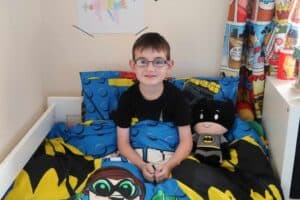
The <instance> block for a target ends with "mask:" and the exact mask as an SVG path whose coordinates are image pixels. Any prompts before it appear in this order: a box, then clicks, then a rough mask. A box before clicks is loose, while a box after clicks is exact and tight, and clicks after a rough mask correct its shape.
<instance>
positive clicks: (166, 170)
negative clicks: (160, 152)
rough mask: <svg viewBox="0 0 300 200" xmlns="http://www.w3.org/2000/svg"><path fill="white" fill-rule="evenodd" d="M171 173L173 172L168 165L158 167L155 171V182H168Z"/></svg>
mask: <svg viewBox="0 0 300 200" xmlns="http://www.w3.org/2000/svg"><path fill="white" fill-rule="evenodd" d="M170 172H171V168H170V166H169V165H167V163H165V164H161V165H157V166H156V170H155V181H156V182H157V183H160V182H162V181H164V180H166V179H167V178H169V176H170Z"/></svg>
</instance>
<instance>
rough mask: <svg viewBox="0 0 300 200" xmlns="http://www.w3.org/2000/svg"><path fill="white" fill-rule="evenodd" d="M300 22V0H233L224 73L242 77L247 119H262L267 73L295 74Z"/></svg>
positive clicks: (286, 76) (240, 98)
mask: <svg viewBox="0 0 300 200" xmlns="http://www.w3.org/2000/svg"><path fill="white" fill-rule="evenodd" d="M299 24H300V0H230V3H229V12H228V17H227V23H226V29H225V36H224V48H223V58H222V63H221V65H222V66H221V67H220V73H221V74H222V75H224V76H239V77H240V84H239V95H238V99H237V102H238V104H237V105H238V107H237V108H238V110H239V109H240V110H243V109H244V110H245V109H246V110H247V111H248V112H247V114H246V115H245V116H244V117H245V118H246V120H249V119H257V120H259V119H261V116H262V103H263V95H264V83H265V77H266V76H267V75H271V76H277V77H279V78H282V79H291V78H294V77H295V76H294V74H293V73H294V71H295V70H294V69H295V68H296V67H295V65H296V62H295V59H294V58H293V56H292V54H293V50H294V49H295V47H296V46H297V45H298V44H299V40H298V34H299ZM285 59H286V60H285ZM282 62H285V64H287V63H288V64H289V66H290V69H288V70H286V71H284V70H283V71H284V73H282V67H281V65H282ZM247 118H248V119H247Z"/></svg>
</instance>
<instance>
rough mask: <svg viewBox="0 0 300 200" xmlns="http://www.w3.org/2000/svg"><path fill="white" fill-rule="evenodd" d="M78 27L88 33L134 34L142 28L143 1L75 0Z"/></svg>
mask: <svg viewBox="0 0 300 200" xmlns="http://www.w3.org/2000/svg"><path fill="white" fill-rule="evenodd" d="M77 2H78V3H77V8H78V20H79V27H80V28H82V29H83V30H85V31H87V32H89V33H136V32H138V31H139V30H141V29H142V28H144V26H145V25H144V0H77Z"/></svg>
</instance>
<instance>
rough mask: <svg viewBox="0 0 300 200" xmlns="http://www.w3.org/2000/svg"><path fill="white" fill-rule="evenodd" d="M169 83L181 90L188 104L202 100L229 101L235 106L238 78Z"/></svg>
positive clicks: (185, 79)
mask: <svg viewBox="0 0 300 200" xmlns="http://www.w3.org/2000/svg"><path fill="white" fill-rule="evenodd" d="M170 81H171V82H172V83H173V84H175V85H176V86H177V87H178V88H180V89H182V90H183V92H184V95H185V97H186V98H187V100H188V101H189V103H190V104H194V103H196V101H198V100H200V99H202V98H206V99H213V100H220V101H226V100H231V101H232V102H233V103H234V104H235V102H236V99H237V88H238V84H239V78H238V77H218V78H213V77H211V78H207V77H196V78H181V79H178V78H173V79H170Z"/></svg>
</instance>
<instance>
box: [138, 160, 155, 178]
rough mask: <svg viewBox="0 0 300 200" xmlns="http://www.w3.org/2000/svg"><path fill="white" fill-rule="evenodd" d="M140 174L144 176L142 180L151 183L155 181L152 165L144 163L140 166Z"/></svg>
mask: <svg viewBox="0 0 300 200" xmlns="http://www.w3.org/2000/svg"><path fill="white" fill-rule="evenodd" d="M141 170H142V172H143V175H144V178H145V179H146V180H147V181H149V182H153V181H154V180H155V169H154V168H153V166H152V164H150V163H146V164H144V165H143V166H142V169H141Z"/></svg>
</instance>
